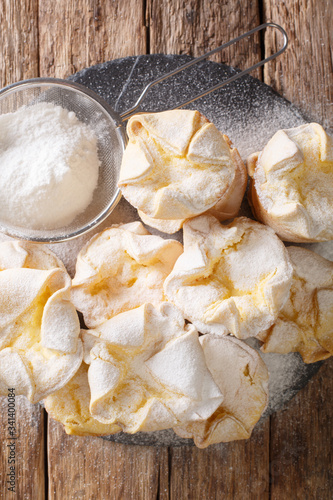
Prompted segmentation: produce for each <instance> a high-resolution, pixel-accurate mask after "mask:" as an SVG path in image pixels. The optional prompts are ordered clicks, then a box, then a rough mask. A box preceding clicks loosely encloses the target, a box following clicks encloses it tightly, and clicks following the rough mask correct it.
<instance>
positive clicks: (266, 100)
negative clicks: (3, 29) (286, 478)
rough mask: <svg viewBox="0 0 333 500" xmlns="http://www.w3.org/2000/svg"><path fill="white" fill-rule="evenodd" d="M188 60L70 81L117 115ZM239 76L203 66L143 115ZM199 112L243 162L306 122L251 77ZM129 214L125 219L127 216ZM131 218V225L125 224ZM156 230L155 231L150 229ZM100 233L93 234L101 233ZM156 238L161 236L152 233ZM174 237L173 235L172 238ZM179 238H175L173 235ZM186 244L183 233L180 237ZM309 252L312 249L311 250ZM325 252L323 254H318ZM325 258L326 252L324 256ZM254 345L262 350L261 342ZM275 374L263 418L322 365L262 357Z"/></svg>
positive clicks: (151, 437) (116, 66) (144, 61)
mask: <svg viewBox="0 0 333 500" xmlns="http://www.w3.org/2000/svg"><path fill="white" fill-rule="evenodd" d="M190 59H191V58H190V57H189V56H185V55H184V56H178V55H162V54H155V55H147V56H137V57H127V58H124V59H117V60H115V61H110V62H106V63H104V64H100V65H97V66H93V67H91V68H87V69H84V70H82V71H80V72H79V73H76V74H75V75H73V76H72V77H70V79H71V80H73V81H75V82H78V83H81V84H82V85H85V86H86V87H89V88H90V89H92V90H94V91H95V92H97V93H98V94H99V95H100V96H101V97H103V98H104V99H105V100H106V101H107V102H108V103H109V104H110V105H111V106H112V108H113V109H114V110H116V111H117V112H118V113H123V112H124V111H126V110H128V109H130V108H131V107H132V106H133V105H134V104H135V102H136V100H137V99H138V97H139V95H140V94H141V92H142V90H143V88H144V86H145V85H146V84H147V83H149V82H151V81H152V80H154V79H155V78H157V77H158V76H160V75H163V74H164V73H167V72H169V71H172V70H173V69H175V68H177V67H179V66H180V65H181V64H184V63H185V62H187V61H189V60H190ZM235 72H237V70H236V69H234V68H232V67H230V66H226V65H223V64H217V63H213V62H210V61H203V62H201V63H199V64H198V65H197V66H195V67H192V68H190V69H188V70H186V72H185V73H181V74H178V75H176V76H175V77H173V78H172V80H168V81H166V82H163V83H161V84H158V85H157V86H155V87H153V88H152V89H151V90H150V91H149V93H148V95H147V96H146V99H145V101H144V102H143V105H142V108H141V110H142V111H163V110H166V109H172V108H174V107H176V106H178V105H179V104H180V103H182V102H184V101H186V100H187V99H190V98H191V97H193V96H194V95H196V94H198V93H200V92H202V91H204V90H206V89H208V88H209V87H213V86H214V85H216V84H217V83H219V82H220V81H221V80H225V79H226V78H228V77H229V76H231V75H234V74H235ZM188 108H189V109H197V110H198V111H200V112H201V113H203V114H204V115H205V116H207V118H208V119H209V120H211V121H212V122H214V123H215V125H216V126H217V127H218V128H219V129H220V130H221V131H223V132H224V133H226V134H227V135H228V136H229V137H230V138H231V139H232V141H233V142H234V144H235V145H236V146H237V148H238V149H239V151H240V153H241V155H242V157H243V158H246V156H247V155H248V154H250V153H252V152H254V151H258V150H260V149H261V148H262V147H263V146H264V145H265V143H266V142H267V141H268V139H269V138H270V137H271V136H272V135H273V134H274V133H275V132H276V131H277V130H279V129H280V128H290V127H293V126H297V125H300V124H301V123H304V122H305V121H306V118H305V117H304V116H302V114H301V113H300V112H299V111H298V110H297V108H295V106H293V105H292V104H291V103H290V102H288V101H287V100H285V99H283V98H282V97H281V96H279V95H278V94H277V93H276V92H274V91H273V90H272V89H271V88H270V87H268V86H267V85H265V84H264V83H262V82H260V81H259V80H257V79H255V78H252V77H250V76H245V77H242V78H241V79H239V80H236V81H235V82H233V83H231V84H229V85H227V86H226V87H224V88H222V89H220V90H218V91H215V92H214V93H212V94H210V95H208V96H206V97H204V98H201V99H200V100H198V101H197V102H195V103H192V104H191V105H190V106H188ZM122 213H124V218H123V217H122ZM128 214H132V215H130V218H132V219H133V220H137V219H138V216H137V214H136V212H135V211H133V208H132V207H130V206H129V205H128V204H127V202H126V201H125V200H122V201H121V202H120V204H119V206H118V207H117V208H116V210H115V212H114V213H113V217H112V223H116V222H118V223H120V222H128ZM242 215H246V216H249V217H251V212H250V209H249V206H248V204H247V202H246V200H244V202H243V204H242ZM125 219H126V220H125ZM149 229H150V230H151V228H149ZM98 230H100V229H97V230H96V231H94V232H97V231H98ZM151 232H153V233H155V234H160V235H162V236H164V237H166V235H163V234H162V233H159V232H158V231H156V230H151ZM167 237H170V236H167ZM172 237H174V236H172ZM176 237H177V239H181V233H178V234H177V235H176ZM308 247H309V246H308ZM316 251H319V253H321V250H320V249H319V250H318V249H316ZM322 253H323V254H325V250H324V251H323V252H322ZM249 343H251V345H254V346H255V347H257V348H258V344H256V341H254V340H253V339H251V340H250V341H249ZM263 357H264V359H265V362H266V364H267V366H268V368H269V370H270V372H271V380H270V402H269V406H268V408H267V410H266V412H265V414H264V416H263V417H262V418H265V417H266V416H267V415H269V414H272V413H274V412H275V411H276V410H278V409H280V408H281V407H282V406H283V405H285V404H286V403H287V402H288V401H289V400H290V399H291V398H292V397H293V396H294V395H295V394H296V393H297V392H298V391H299V390H300V389H301V388H302V387H304V386H305V385H306V384H307V382H308V380H309V379H310V378H311V377H312V376H313V375H314V374H315V373H316V372H317V371H318V369H319V367H320V365H321V364H322V363H320V362H319V363H314V364H310V365H306V364H304V363H303V361H302V359H301V357H300V356H299V355H298V354H294V353H292V354H288V355H279V354H268V355H263ZM104 439H109V440H111V441H116V442H121V443H127V444H137V445H152V446H182V445H192V444H193V442H192V440H188V439H182V438H179V437H178V436H176V435H175V434H174V433H173V431H172V430H166V431H159V432H153V433H137V434H134V435H130V434H124V433H119V434H116V435H113V436H108V437H104Z"/></svg>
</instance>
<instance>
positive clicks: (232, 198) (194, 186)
mask: <svg viewBox="0 0 333 500" xmlns="http://www.w3.org/2000/svg"><path fill="white" fill-rule="evenodd" d="M127 133H128V137H129V143H128V146H127V147H126V150H125V153H124V156H123V161H122V165H121V171H120V178H119V183H118V185H119V187H120V189H121V191H122V193H123V195H124V197H125V198H126V199H127V200H128V201H129V202H130V203H131V204H132V205H133V206H134V207H136V208H137V209H138V210H139V214H140V217H141V218H142V220H144V222H145V223H147V224H149V225H150V226H152V227H155V228H157V229H159V230H161V231H164V232H167V233H170V234H171V233H174V232H176V231H177V230H178V229H180V228H181V227H182V225H183V223H184V221H185V220H187V219H189V218H192V217H195V216H196V215H199V214H202V213H204V212H207V211H208V210H209V211H210V212H211V213H213V215H215V216H216V217H218V218H219V219H220V220H226V219H230V218H232V217H235V216H236V215H237V213H238V210H239V208H240V205H241V202H242V198H243V196H244V192H245V188H246V183H247V174H246V169H245V166H244V163H243V161H242V160H241V158H240V156H239V153H238V151H237V149H236V148H233V147H232V144H231V142H230V140H229V138H228V137H227V136H226V135H223V134H222V133H221V132H220V131H219V130H218V129H217V128H216V127H215V125H213V124H212V123H210V122H209V121H208V120H207V118H205V117H204V116H203V115H201V114H200V113H199V112H198V111H191V110H179V109H178V110H172V111H164V112H162V113H148V114H140V115H135V116H133V117H132V118H130V120H129V121H128V125H127Z"/></svg>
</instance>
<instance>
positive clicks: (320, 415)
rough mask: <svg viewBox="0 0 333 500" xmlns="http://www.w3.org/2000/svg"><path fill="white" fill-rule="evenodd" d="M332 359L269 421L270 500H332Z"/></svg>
mask: <svg viewBox="0 0 333 500" xmlns="http://www.w3.org/2000/svg"><path fill="white" fill-rule="evenodd" d="M332 380H333V359H332V358H331V359H330V360H327V361H326V362H325V364H324V366H323V367H322V368H321V369H320V371H319V373H318V374H317V375H316V376H315V377H314V378H313V379H311V380H310V382H309V383H308V385H307V386H306V387H305V388H304V389H302V391H301V392H299V393H298V394H297V395H296V397H295V398H294V399H293V400H292V401H291V402H290V403H289V404H288V407H287V408H286V409H284V410H281V411H279V412H277V413H276V414H275V415H273V416H272V417H271V441H270V448H271V463H270V475H271V499H272V500H281V499H282V498H292V499H299V500H304V499H313V498H316V499H321V500H326V499H327V500H328V499H329V498H332V496H331V495H332V488H333V425H332V420H333V415H332V413H333V412H332V401H333V384H332Z"/></svg>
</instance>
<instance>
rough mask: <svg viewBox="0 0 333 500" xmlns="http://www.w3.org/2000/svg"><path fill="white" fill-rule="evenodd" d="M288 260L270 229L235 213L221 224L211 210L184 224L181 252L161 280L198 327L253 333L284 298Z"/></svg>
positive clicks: (266, 322) (269, 321) (274, 315)
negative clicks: (182, 249)
mask: <svg viewBox="0 0 333 500" xmlns="http://www.w3.org/2000/svg"><path fill="white" fill-rule="evenodd" d="M291 277H292V266H291V264H290V261H289V257H288V254H287V252H286V249H285V247H284V245H283V243H282V242H281V241H280V240H279V238H278V237H277V236H276V235H275V233H274V231H273V230H272V229H271V228H269V227H267V226H264V225H262V224H259V223H258V222H255V221H252V220H250V219H247V218H246V217H240V218H237V219H235V220H234V221H233V222H232V223H231V224H229V225H221V224H220V223H219V221H218V220H217V219H216V218H215V217H213V216H211V215H201V216H199V217H196V218H194V219H191V220H190V221H188V222H186V223H185V224H184V253H183V254H182V255H181V256H180V257H179V259H178V260H177V262H176V264H175V266H174V269H173V271H172V272H171V273H170V275H169V276H168V278H167V279H166V280H165V283H164V290H165V293H166V296H167V297H168V300H170V302H172V303H174V304H175V305H176V306H177V307H178V308H179V309H180V310H181V311H182V312H183V314H184V316H185V318H186V319H188V320H189V321H191V322H192V323H193V324H194V325H195V326H196V328H197V329H198V330H199V331H200V332H201V333H213V334H216V335H227V334H229V333H232V334H233V335H234V336H236V337H238V338H247V337H252V336H257V335H258V334H259V333H260V332H262V331H263V330H267V328H269V327H270V326H271V325H272V324H273V323H274V321H275V320H276V318H277V316H278V313H279V311H280V309H281V307H282V306H283V305H284V303H285V301H286V300H287V298H288V294H289V290H290V285H291Z"/></svg>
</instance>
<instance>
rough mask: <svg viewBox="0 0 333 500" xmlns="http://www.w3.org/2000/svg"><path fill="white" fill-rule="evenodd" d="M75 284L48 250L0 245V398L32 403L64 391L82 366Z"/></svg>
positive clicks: (29, 245)
mask: <svg viewBox="0 0 333 500" xmlns="http://www.w3.org/2000/svg"><path fill="white" fill-rule="evenodd" d="M70 287H71V279H70V277H69V275H68V274H67V272H66V271H65V269H64V267H63V264H62V263H61V262H60V261H59V259H58V258H57V257H56V256H55V255H54V254H53V253H52V252H51V251H50V250H48V249H47V248H46V247H45V246H41V245H37V244H33V243H28V242H19V241H14V242H4V243H2V244H0V395H5V394H7V391H8V387H11V388H15V394H16V395H17V396H19V395H24V396H26V397H27V398H28V399H29V400H30V401H31V402H32V403H36V402H38V401H40V400H41V399H43V398H45V397H46V396H47V395H48V394H51V393H52V392H54V391H56V390H57V389H60V388H61V387H63V386H64V385H65V384H66V383H67V382H68V381H69V380H70V379H71V378H72V377H73V375H74V374H75V372H76V371H77V370H78V368H79V366H80V364H81V361H82V354H83V352H82V343H81V340H80V339H79V333H80V325H79V319H78V315H77V312H76V310H75V308H74V306H73V304H72V303H71V302H70Z"/></svg>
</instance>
